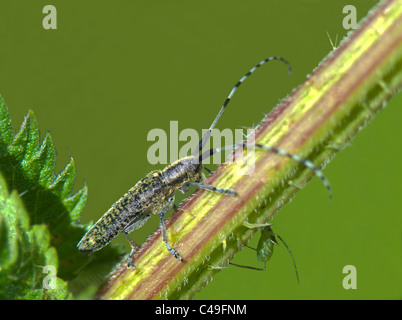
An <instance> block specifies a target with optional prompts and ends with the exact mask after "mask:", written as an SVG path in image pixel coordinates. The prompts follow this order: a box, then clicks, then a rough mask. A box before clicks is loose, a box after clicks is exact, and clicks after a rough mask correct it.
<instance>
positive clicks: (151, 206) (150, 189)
mask: <svg viewBox="0 0 402 320" xmlns="http://www.w3.org/2000/svg"><path fill="white" fill-rule="evenodd" d="M201 168H202V165H201V164H199V163H198V157H195V156H189V157H185V158H182V159H179V160H177V161H176V162H174V163H172V164H171V165H169V166H167V167H166V168H164V169H163V170H155V171H151V172H150V173H148V174H147V175H146V176H145V177H144V178H143V179H141V180H140V181H138V182H137V183H136V184H135V185H134V187H132V188H131V189H130V190H128V191H127V193H126V194H124V195H123V196H122V197H121V198H120V199H119V200H118V201H117V202H116V203H114V204H113V205H112V207H111V208H110V209H109V210H108V211H107V212H106V213H105V214H104V215H103V216H102V217H101V218H100V219H99V220H98V221H97V222H96V223H95V224H94V225H93V226H92V227H91V229H90V230H89V231H88V232H87V233H86V234H85V236H84V237H83V238H82V239H81V241H80V242H79V243H78V250H79V251H80V252H81V253H91V252H94V251H97V250H100V249H102V248H103V247H104V246H106V245H107V244H108V243H109V242H110V241H112V240H113V239H114V238H115V237H116V236H118V235H119V234H120V233H121V232H123V231H124V230H127V229H128V228H129V227H130V226H133V225H134V226H136V228H134V229H137V228H139V227H140V226H142V225H143V223H142V224H141V221H143V220H145V221H143V222H144V223H145V222H146V220H148V219H147V218H149V216H150V215H151V214H160V213H161V211H162V210H163V208H164V207H165V206H166V205H167V203H168V200H169V199H171V198H172V197H173V198H174V193H175V191H176V190H177V189H179V190H181V191H183V192H185V191H187V187H188V185H187V184H188V183H189V182H191V181H196V182H198V181H200V179H201V175H200V172H201ZM136 223H137V225H135V224H136ZM134 229H133V230H134ZM131 231H132V230H131ZM127 233H128V232H127Z"/></svg>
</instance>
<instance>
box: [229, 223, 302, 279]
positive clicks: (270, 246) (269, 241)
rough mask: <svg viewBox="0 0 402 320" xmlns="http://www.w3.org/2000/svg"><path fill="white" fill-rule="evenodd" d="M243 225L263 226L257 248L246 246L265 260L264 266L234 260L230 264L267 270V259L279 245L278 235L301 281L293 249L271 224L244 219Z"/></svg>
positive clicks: (249, 226) (260, 259) (248, 226)
mask: <svg viewBox="0 0 402 320" xmlns="http://www.w3.org/2000/svg"><path fill="white" fill-rule="evenodd" d="M243 225H244V226H245V227H247V228H261V237H260V240H259V241H258V244H257V248H256V249H255V248H252V247H250V246H248V245H246V247H247V248H250V249H253V250H255V251H256V252H257V260H258V261H262V262H264V267H263V268H257V267H251V266H244V265H241V264H236V263H233V262H229V264H231V265H233V266H236V267H240V268H246V269H252V270H258V271H265V268H266V266H267V261H268V260H270V259H271V257H272V254H273V253H274V245H276V246H277V245H278V242H277V241H276V238H275V237H277V238H278V239H279V240H281V241H282V243H283V244H284V245H285V247H286V249H288V252H289V254H290V257H291V258H292V260H293V266H294V268H295V272H296V278H297V282H298V283H300V280H299V274H298V273H297V267H296V262H295V259H294V258H293V254H292V251H290V249H289V247H288V246H287V244H286V242H285V241H284V240H283V239H282V238H281V237H280V236H279V235H278V234H276V233H274V231H273V230H272V229H271V224H259V223H249V222H248V221H243Z"/></svg>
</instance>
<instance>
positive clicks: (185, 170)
mask: <svg viewBox="0 0 402 320" xmlns="http://www.w3.org/2000/svg"><path fill="white" fill-rule="evenodd" d="M271 60H280V61H282V62H283V63H285V64H286V65H287V67H288V69H289V74H290V72H291V66H290V64H289V62H287V61H286V60H285V59H284V58H282V57H269V58H267V59H265V60H262V61H261V62H260V63H259V64H257V65H256V66H254V67H253V68H252V69H250V71H249V72H248V73H246V74H245V75H244V76H243V77H242V78H241V79H240V80H239V81H238V82H237V83H236V85H235V86H234V87H233V89H232V90H231V91H230V93H229V95H228V97H227V98H226V100H225V102H224V104H223V106H222V108H221V109H220V111H219V113H218V115H217V116H216V117H215V119H214V121H213V122H212V125H211V126H210V128H209V130H207V132H206V133H205V134H204V135H203V137H202V138H201V140H200V142H199V145H198V148H196V150H195V151H194V152H193V153H192V154H191V156H188V157H185V158H182V159H179V160H177V161H176V162H174V163H172V164H170V165H169V166H167V167H166V168H165V169H164V170H157V171H152V172H150V173H149V174H148V175H146V176H145V178H143V179H142V180H140V181H139V182H138V183H137V184H136V185H135V186H134V187H132V188H131V189H130V190H129V191H128V192H127V193H126V194H125V195H124V196H122V197H121V198H120V199H119V200H118V201H117V202H116V203H114V204H113V205H112V207H111V208H110V209H109V210H108V211H107V212H106V213H105V214H104V215H103V216H102V217H101V218H100V219H99V220H98V221H97V222H96V223H95V224H94V225H93V226H92V227H91V228H90V229H89V231H88V232H87V233H86V234H85V235H84V236H83V238H82V239H81V241H80V242H79V243H78V245H77V247H78V250H79V252H81V253H87V254H88V253H92V252H94V251H97V250H100V249H102V248H103V247H104V246H106V245H107V244H108V243H109V242H110V241H112V240H113V239H114V238H115V237H116V236H117V235H118V234H120V233H122V232H123V233H124V235H125V237H126V238H127V240H128V241H129V243H130V245H131V248H132V250H131V252H130V255H129V266H132V267H134V266H133V265H132V262H131V260H132V259H131V256H132V255H133V253H134V252H135V251H136V250H137V248H138V246H137V244H136V243H135V242H134V241H133V240H132V239H131V238H130V237H129V236H128V234H129V233H130V232H132V231H134V230H136V229H138V228H140V227H142V226H143V225H144V224H145V223H146V222H147V221H148V219H149V218H150V217H151V215H152V214H156V215H159V218H160V228H161V233H162V239H163V241H164V242H165V244H166V248H167V249H168V250H169V252H170V253H171V254H172V255H173V256H174V257H176V258H177V259H179V260H180V261H183V259H182V258H181V257H180V255H179V254H178V253H177V252H176V251H175V250H174V249H173V248H172V246H171V245H170V244H169V242H168V238H167V234H166V227H165V222H164V221H165V220H164V215H165V214H166V213H167V212H168V211H170V209H171V208H172V207H173V205H174V199H175V191H176V190H179V191H181V192H183V193H185V192H187V191H188V188H189V186H190V185H194V186H197V187H199V188H204V189H207V190H210V191H214V192H219V193H223V194H229V195H235V194H236V192H235V191H234V190H225V189H220V188H215V187H213V186H210V185H205V184H202V183H200V181H201V171H202V169H203V165H202V161H203V160H205V159H207V158H209V157H210V156H212V155H213V154H215V153H217V152H221V151H223V150H225V149H232V148H233V149H234V148H237V147H241V146H242V147H257V148H261V149H264V150H267V151H271V152H274V153H277V154H279V155H281V156H285V157H288V158H291V159H293V160H294V161H297V162H299V163H302V164H303V165H305V166H306V167H307V168H309V169H311V170H312V171H314V173H315V174H316V175H317V176H318V177H319V178H320V179H321V181H322V182H323V183H324V185H325V186H326V188H327V189H328V192H329V194H330V197H331V187H330V185H329V182H328V180H327V179H326V178H325V177H324V175H323V173H322V172H321V170H320V169H318V168H317V167H316V166H315V165H314V164H313V163H312V162H311V161H309V160H307V159H304V158H301V157H299V156H297V155H292V154H289V153H287V152H286V151H283V150H279V149H276V148H274V147H270V146H266V145H261V144H252V145H248V144H246V143H241V144H236V145H230V146H224V147H221V148H214V149H210V150H208V151H205V152H204V153H202V152H201V151H202V149H203V147H204V145H205V143H206V142H207V140H208V138H209V137H210V135H211V131H212V129H213V128H214V127H215V125H216V123H217V122H218V120H219V118H220V117H221V116H222V114H223V111H224V110H225V108H226V106H227V105H228V103H229V101H230V100H231V98H232V96H233V94H234V93H235V91H236V90H237V88H238V87H239V86H240V85H241V84H242V83H243V81H244V80H246V79H247V78H248V77H249V76H250V75H251V74H252V73H253V72H254V71H255V70H256V69H257V68H259V67H260V66H262V65H263V64H265V63H266V62H268V61H271Z"/></svg>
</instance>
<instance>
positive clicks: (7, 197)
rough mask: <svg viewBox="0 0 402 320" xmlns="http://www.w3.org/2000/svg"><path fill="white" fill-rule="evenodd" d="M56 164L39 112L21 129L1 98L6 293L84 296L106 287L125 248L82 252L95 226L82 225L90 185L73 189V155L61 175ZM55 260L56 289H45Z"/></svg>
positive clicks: (0, 283) (0, 206)
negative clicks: (41, 129) (82, 243)
mask: <svg viewBox="0 0 402 320" xmlns="http://www.w3.org/2000/svg"><path fill="white" fill-rule="evenodd" d="M55 164H56V151H55V147H54V144H53V141H52V138H51V136H50V134H49V133H47V134H46V135H45V137H44V139H43V140H42V141H41V139H40V133H39V128H38V123H37V120H36V117H35V115H34V113H33V112H32V111H29V112H28V115H27V116H26V117H25V119H24V121H23V123H22V125H21V127H20V129H19V131H18V132H17V133H16V134H15V131H14V128H13V126H12V123H11V119H10V116H9V114H8V111H7V107H6V105H5V103H4V100H3V98H2V97H1V96H0V174H2V177H3V178H2V179H0V180H1V181H0V202H1V203H0V271H1V272H0V298H3V297H7V298H9V299H12V298H16V299H19V298H26V299H42V298H48V299H64V298H70V297H71V292H72V293H73V294H74V295H80V296H81V297H82V296H83V295H82V294H83V293H82V292H84V291H83V290H84V289H85V290H86V291H85V292H86V293H87V295H84V297H89V296H88V288H95V287H96V286H97V285H100V284H101V282H102V280H103V276H104V275H105V274H107V273H108V272H109V271H110V270H111V268H112V267H113V266H114V264H115V263H117V261H118V258H119V257H120V256H121V254H122V248H121V247H119V246H108V247H107V248H105V250H102V252H101V253H99V254H95V255H93V256H91V257H90V258H88V257H86V256H83V255H81V254H79V253H78V250H77V248H76V245H77V243H78V241H79V240H80V239H81V237H82V236H83V234H84V233H85V231H86V229H87V228H88V226H84V225H81V224H80V223H79V219H80V215H81V213H82V211H83V209H84V207H85V203H86V199H87V192H88V189H87V186H86V185H84V186H83V187H82V188H81V189H79V190H78V191H77V192H75V193H73V188H74V181H75V165H74V161H73V159H72V158H71V159H70V162H69V163H68V164H67V165H66V166H65V168H64V169H63V170H62V171H61V172H60V173H58V174H57V176H55ZM8 190H10V192H9V191H8ZM48 265H50V266H54V268H55V270H56V274H57V278H55V279H54V283H56V287H57V288H58V289H57V290H53V291H49V290H44V289H43V286H42V283H43V279H44V278H45V277H46V273H43V267H44V266H48ZM49 270H50V269H49ZM88 274H91V275H92V276H91V279H95V281H88ZM84 284H85V285H84ZM91 286H92V287H91ZM67 288H68V289H67ZM91 290H92V291H93V292H94V291H95V290H94V289H90V290H89V292H92V291H91Z"/></svg>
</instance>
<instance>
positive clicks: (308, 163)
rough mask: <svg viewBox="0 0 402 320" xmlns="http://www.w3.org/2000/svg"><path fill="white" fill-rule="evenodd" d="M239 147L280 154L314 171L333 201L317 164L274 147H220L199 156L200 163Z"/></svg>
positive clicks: (239, 145) (328, 186)
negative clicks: (219, 153) (224, 151)
mask: <svg viewBox="0 0 402 320" xmlns="http://www.w3.org/2000/svg"><path fill="white" fill-rule="evenodd" d="M238 147H243V148H253V147H257V148H260V149H263V150H267V151H272V152H274V153H276V154H278V155H280V156H283V157H287V158H290V159H292V160H294V161H296V162H298V163H301V164H303V165H304V166H305V167H307V168H308V169H310V170H311V171H313V172H314V174H315V175H316V176H317V177H318V178H320V179H321V181H322V183H323V184H324V186H325V187H326V188H327V190H328V193H329V199H330V200H332V189H331V185H330V184H329V181H328V179H327V178H326V177H325V176H324V174H323V173H322V171H321V170H320V169H319V168H317V167H316V166H315V164H314V163H313V162H312V161H310V160H308V159H305V158H302V157H300V156H298V155H295V154H290V153H288V152H286V151H284V150H281V149H277V148H274V147H271V146H268V145H263V144H248V143H239V144H233V145H228V146H223V147H220V148H212V149H209V150H207V151H205V152H204V153H202V154H201V155H200V156H199V161H200V163H202V160H205V159H207V158H209V157H211V156H213V155H214V154H215V153H217V152H221V151H223V150H226V149H235V148H238Z"/></svg>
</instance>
